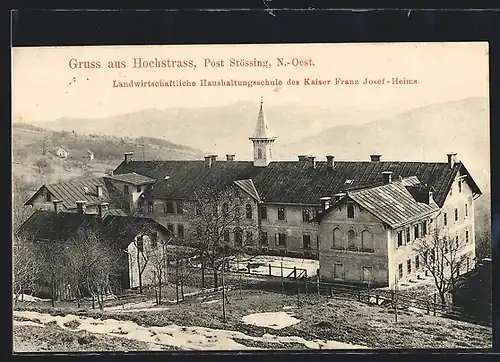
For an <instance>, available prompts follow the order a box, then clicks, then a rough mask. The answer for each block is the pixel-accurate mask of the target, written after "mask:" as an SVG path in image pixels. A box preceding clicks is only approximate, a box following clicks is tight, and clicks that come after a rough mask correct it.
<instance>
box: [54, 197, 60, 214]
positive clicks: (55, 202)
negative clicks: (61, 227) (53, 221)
mask: <svg viewBox="0 0 500 362" xmlns="http://www.w3.org/2000/svg"><path fill="white" fill-rule="evenodd" d="M52 203H53V204H54V211H55V212H57V213H60V212H61V210H62V200H54V201H52Z"/></svg>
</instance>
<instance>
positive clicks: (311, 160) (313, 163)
mask: <svg viewBox="0 0 500 362" xmlns="http://www.w3.org/2000/svg"><path fill="white" fill-rule="evenodd" d="M307 161H308V162H309V166H310V167H311V168H316V157H314V156H309V157H308V158H307Z"/></svg>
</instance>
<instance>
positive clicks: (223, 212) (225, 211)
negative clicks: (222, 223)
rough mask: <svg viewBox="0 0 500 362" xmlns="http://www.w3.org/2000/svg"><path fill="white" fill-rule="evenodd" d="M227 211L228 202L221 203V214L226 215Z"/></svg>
mask: <svg viewBox="0 0 500 362" xmlns="http://www.w3.org/2000/svg"><path fill="white" fill-rule="evenodd" d="M228 213H229V204H228V203H227V202H225V203H223V204H222V215H227V214H228Z"/></svg>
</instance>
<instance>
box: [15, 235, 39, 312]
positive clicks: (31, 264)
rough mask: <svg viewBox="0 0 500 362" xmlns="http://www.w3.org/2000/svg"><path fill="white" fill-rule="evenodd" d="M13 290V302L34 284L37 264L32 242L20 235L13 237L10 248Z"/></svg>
mask: <svg viewBox="0 0 500 362" xmlns="http://www.w3.org/2000/svg"><path fill="white" fill-rule="evenodd" d="M12 255H13V258H12V264H13V289H14V290H13V292H14V295H15V302H17V300H18V298H19V296H21V298H22V295H23V294H24V292H25V291H26V290H32V289H33V287H34V286H35V282H36V277H37V273H38V268H39V264H38V262H37V259H36V253H35V248H34V245H33V243H32V242H30V241H29V240H27V239H25V238H22V237H18V236H16V237H14V239H13V250H12Z"/></svg>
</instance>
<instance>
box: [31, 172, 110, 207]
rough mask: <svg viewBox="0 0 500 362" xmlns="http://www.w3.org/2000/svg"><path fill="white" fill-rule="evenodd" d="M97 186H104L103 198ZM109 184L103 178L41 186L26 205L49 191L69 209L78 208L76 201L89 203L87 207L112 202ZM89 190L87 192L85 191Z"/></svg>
mask: <svg viewBox="0 0 500 362" xmlns="http://www.w3.org/2000/svg"><path fill="white" fill-rule="evenodd" d="M96 185H101V186H102V196H101V197H98V196H97V188H96ZM107 186H108V184H107V183H106V182H105V181H104V180H103V178H102V177H93V178H82V179H75V180H70V181H64V182H60V183H57V184H48V185H43V186H41V187H40V188H39V189H38V190H37V192H35V194H34V195H33V196H32V197H31V198H30V199H28V201H26V203H25V205H30V204H31V203H32V202H33V200H34V198H35V197H36V196H38V195H39V193H40V192H41V191H42V190H44V189H47V190H48V191H49V192H50V193H51V194H52V195H53V196H54V198H55V199H57V200H61V201H63V206H64V207H65V208H67V209H73V208H76V201H79V200H82V201H87V205H95V204H98V203H101V202H110V197H109V194H108V187H107ZM86 189H87V190H88V192H86V191H85V190H86Z"/></svg>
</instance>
